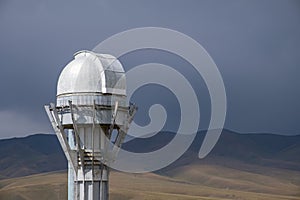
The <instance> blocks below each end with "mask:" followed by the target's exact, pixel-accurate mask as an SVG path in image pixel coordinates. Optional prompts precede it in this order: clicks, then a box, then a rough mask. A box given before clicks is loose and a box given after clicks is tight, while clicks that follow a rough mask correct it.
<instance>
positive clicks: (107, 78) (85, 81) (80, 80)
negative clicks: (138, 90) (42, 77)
mask: <svg viewBox="0 0 300 200" xmlns="http://www.w3.org/2000/svg"><path fill="white" fill-rule="evenodd" d="M74 93H102V94H106V93H110V94H119V95H126V79H125V72H124V69H123V67H122V65H121V63H120V62H119V61H118V60H117V59H116V58H115V57H114V56H112V55H108V54H96V53H94V52H90V51H80V52H78V53H76V54H75V55H74V60H72V61H71V62H70V63H69V64H67V66H66V67H65V68H64V69H63V71H62V72H61V74H60V76H59V79H58V83H57V96H60V95H69V94H74Z"/></svg>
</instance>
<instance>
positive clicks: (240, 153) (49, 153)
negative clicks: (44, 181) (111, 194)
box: [0, 130, 300, 179]
mask: <svg viewBox="0 0 300 200" xmlns="http://www.w3.org/2000/svg"><path fill="white" fill-rule="evenodd" d="M174 136H175V134H174V133H171V132H161V133H159V134H157V135H155V136H153V137H151V138H148V139H133V140H131V141H128V142H126V143H125V144H124V145H123V147H124V148H125V149H127V150H130V151H134V152H148V151H151V150H155V149H159V148H161V147H162V146H164V145H165V144H167V143H168V142H170V141H171V140H172V138H173V137H174ZM204 136H205V132H199V133H198V134H197V136H196V138H195V140H194V142H193V143H192V145H191V146H190V148H189V149H188V151H187V152H186V153H185V154H184V155H183V156H182V157H181V158H179V159H178V160H177V161H176V162H175V163H173V164H171V165H170V166H168V167H166V168H164V169H162V170H160V171H158V172H157V173H158V174H162V175H171V174H173V173H174V170H175V169H180V168H184V167H187V166H189V165H190V166H192V165H193V166H200V165H204V164H206V165H214V166H223V167H228V168H231V169H237V170H240V169H244V170H248V171H251V172H257V173H267V172H269V171H270V170H269V171H268V170H267V172H264V170H265V169H268V168H272V169H276V168H277V169H287V170H294V171H300V156H299V155H300V154H299V153H300V135H298V136H282V135H274V134H238V133H235V132H232V131H229V130H223V132H222V135H221V137H220V139H219V141H218V143H217V145H216V146H215V148H214V149H213V151H212V152H211V153H210V154H209V155H208V156H207V157H206V158H205V159H202V160H200V159H198V157H197V155H198V151H199V148H200V146H201V144H202V141H203V138H204ZM0 158H1V159H0V179H4V178H11V177H20V176H25V175H30V174H37V173H42V172H51V171H58V170H65V169H67V162H66V159H65V157H64V155H63V152H62V149H61V147H60V145H59V142H58V140H57V138H56V136H55V135H51V134H37V135H32V136H28V137H25V138H12V139H4V140H0ZM258 169H259V170H258ZM261 169H263V171H261Z"/></svg>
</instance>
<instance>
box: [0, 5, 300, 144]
mask: <svg viewBox="0 0 300 200" xmlns="http://www.w3.org/2000/svg"><path fill="white" fill-rule="evenodd" d="M145 26H157V27H165V28H170V29H174V30H177V31H180V32H182V33H184V34H187V35H189V36H190V37H192V38H193V39H195V40H196V41H198V42H199V43H200V44H202V45H203V47H204V48H205V49H206V50H207V51H208V53H209V54H210V55H211V57H212V58H213V59H214V61H215V63H216V64H217V66H218V68H219V70H220V72H221V75H222V77H223V80H224V84H225V87H226V92H227V99H228V112H227V118H226V123H225V128H228V129H232V130H236V131H239V132H245V133H248V132H271V133H279V134H299V133H300V128H299V124H300V123H299V122H300V89H299V86H300V79H299V78H298V77H299V75H300V1H298V0H226V1H223V0H219V1H215V0H207V1H201V0H185V1H183V0H162V1H155V0H152V1H150V0H147V1H146V0H119V1H116V0H89V1H77V0H72V1H59V0H52V1H46V0H22V1H21V0H19V1H17V0H0V30H1V31H0V36H1V37H0V63H1V73H0V89H1V94H2V95H1V97H2V99H1V104H0V138H10V137H16V136H24V135H29V134H33V133H51V132H53V131H52V129H51V127H50V123H49V121H48V119H47V117H46V114H45V111H44V109H43V105H44V104H46V103H49V102H54V101H55V94H56V83H57V78H58V76H59V74H60V72H61V70H62V69H63V67H64V66H65V65H66V64H67V63H68V62H69V61H70V60H71V59H72V56H73V54H74V53H75V52H76V51H78V50H81V49H90V50H91V49H93V48H94V47H95V46H96V45H97V44H98V43H99V42H101V41H103V40H104V39H106V38H107V37H109V36H111V35H113V34H116V33H118V32H121V31H125V30H127V29H130V28H136V27H145ZM158 53H159V52H156V51H154V52H151V51H149V55H150V56H147V51H145V52H137V53H136V55H128V56H127V57H125V58H123V61H124V68H125V69H129V68H130V65H134V64H141V63H144V62H151V61H153V60H154V61H157V60H158V61H160V60H161V61H162V62H165V63H168V60H167V59H161V57H160V56H157V54H158ZM167 57H168V56H167ZM169 57H170V60H172V61H170V62H169V63H168V64H172V63H173V64H174V65H176V63H177V65H178V63H181V62H182V65H184V62H183V61H178V62H177V61H176V58H171V57H172V56H169ZM164 58H165V57H164ZM152 59H153V60H152ZM121 60H122V59H121ZM174 68H176V66H174ZM177 68H179V67H178V66H177ZM184 69H185V68H183V67H181V71H183V73H186V74H187V76H189V75H190V77H189V78H190V79H191V83H195V84H198V83H197V81H199V80H200V79H201V78H199V80H198V79H196V78H195V77H194V76H193V75H192V74H193V73H192V71H188V70H187V71H186V72H184V71H185V70H184ZM193 86H194V87H196V86H195V85H193ZM146 89H147V88H144V90H146ZM148 89H149V90H150V91H153V92H154V93H159V91H158V92H157V91H156V92H155V87H152V88H148ZM156 89H158V90H160V89H159V88H156ZM199 91H200V90H199ZM141 93H142V92H141ZM163 93H164V94H165V95H167V97H168V98H169V97H172V94H168V92H167V91H165V92H163ZM168 95H169V96H168ZM197 95H198V96H201V95H202V96H203V95H204V96H205V95H206V96H207V95H208V93H207V92H205V91H204V92H203V93H201V92H199V93H197ZM137 96H138V95H137ZM205 99H209V98H208V97H205V98H204V102H206V104H207V105H208V106H205V104H204V107H205V108H204V110H205V109H206V110H209V109H207V107H209V100H205ZM156 100H157V101H159V99H156ZM136 101H139V102H137V103H138V104H139V106H140V105H142V106H140V107H142V108H143V107H145V108H147V106H148V104H150V103H151V102H150V101H149V98H142V97H136ZM168 102H169V103H168ZM168 102H165V103H166V104H168V105H166V106H167V107H168V106H169V108H170V110H172V109H173V107H172V106H173V105H174V106H175V107H176V104H177V103H176V100H171V99H170V100H169V101H168ZM207 102H208V103H207ZM144 104H145V106H143V105H144ZM200 106H202V105H200ZM139 112H140V113H139V115H138V116H139V118H140V119H139V120H140V121H141V122H140V123H143V120H141V119H142V118H143V117H142V116H143V115H146V114H145V113H146V111H145V112H144V111H143V109H141V110H140V111H139ZM174 112H175V111H174ZM175 113H176V112H175ZM177 113H178V112H177ZM205 118H207V119H208V118H209V117H208V116H206V117H205V116H204V118H203V119H204V120H203V121H204V125H203V129H205V126H206V125H205V121H207V120H205ZM174 120H175V121H176V120H178V119H177V118H176V117H175V118H174V119H172V120H170V122H169V123H170V124H171V125H170V126H175V127H176V124H177V122H174ZM145 122H147V119H145V120H144V123H145ZM172 123H174V124H172Z"/></svg>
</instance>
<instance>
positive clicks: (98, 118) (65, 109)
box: [45, 51, 136, 200]
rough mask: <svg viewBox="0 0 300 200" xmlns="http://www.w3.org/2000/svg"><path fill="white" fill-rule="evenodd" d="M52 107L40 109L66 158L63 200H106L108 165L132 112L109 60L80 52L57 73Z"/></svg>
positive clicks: (115, 64) (119, 73)
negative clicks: (66, 186) (64, 194)
mask: <svg viewBox="0 0 300 200" xmlns="http://www.w3.org/2000/svg"><path fill="white" fill-rule="evenodd" d="M56 97H57V100H56V105H54V104H50V105H46V106H45V109H46V112H47V114H48V117H49V119H50V121H51V123H52V126H53V128H54V130H55V132H56V135H57V137H58V140H59V142H60V144H61V146H62V149H63V151H64V153H65V156H66V157H67V160H68V164H69V172H68V200H108V199H109V192H108V191H109V184H108V181H109V167H108V166H109V163H111V162H113V160H114V158H115V156H116V154H117V152H118V149H119V148H120V146H121V144H122V142H123V140H124V138H125V136H126V133H127V131H128V128H129V124H130V123H131V121H132V119H133V116H134V114H135V112H136V107H135V106H134V105H127V103H126V102H127V101H126V78H125V72H124V69H123V67H122V65H121V63H120V62H119V61H118V60H117V59H116V58H115V57H113V56H111V55H107V54H96V53H94V52H90V51H80V52H78V53H76V54H75V56H74V59H73V60H72V61H71V62H70V63H69V64H68V65H67V66H66V67H65V68H64V69H63V71H62V72H61V74H60V76H59V79H58V84H57V96H56Z"/></svg>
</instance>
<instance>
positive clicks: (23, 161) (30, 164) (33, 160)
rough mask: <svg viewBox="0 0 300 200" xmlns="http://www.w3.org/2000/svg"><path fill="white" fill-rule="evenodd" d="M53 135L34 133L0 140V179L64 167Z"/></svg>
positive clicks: (63, 159) (60, 151) (65, 162)
mask: <svg viewBox="0 0 300 200" xmlns="http://www.w3.org/2000/svg"><path fill="white" fill-rule="evenodd" d="M66 167H67V161H66V159H65V156H64V155H63V152H62V149H61V147H60V145H59V142H58V140H57V138H56V136H55V135H50V134H36V135H31V136H28V137H25V138H12V139H4V140H0V179H1V178H9V177H20V176H25V175H30V174H37V173H42V172H49V171H57V170H62V169H66Z"/></svg>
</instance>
